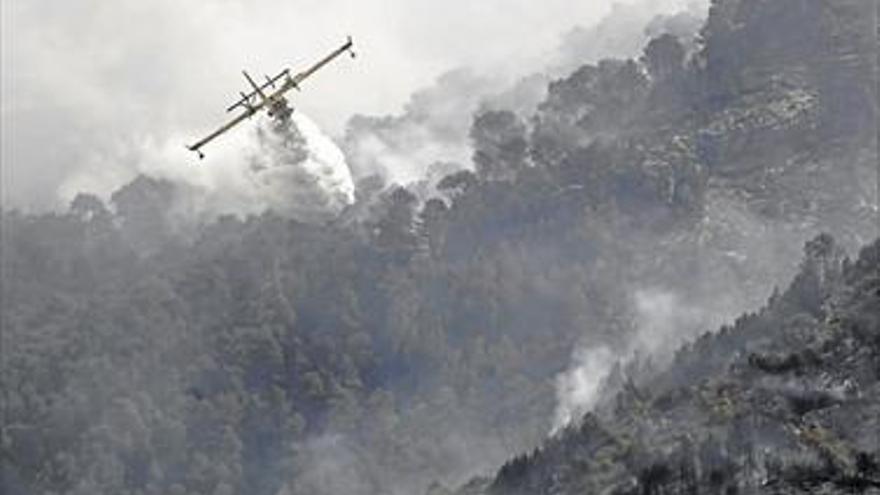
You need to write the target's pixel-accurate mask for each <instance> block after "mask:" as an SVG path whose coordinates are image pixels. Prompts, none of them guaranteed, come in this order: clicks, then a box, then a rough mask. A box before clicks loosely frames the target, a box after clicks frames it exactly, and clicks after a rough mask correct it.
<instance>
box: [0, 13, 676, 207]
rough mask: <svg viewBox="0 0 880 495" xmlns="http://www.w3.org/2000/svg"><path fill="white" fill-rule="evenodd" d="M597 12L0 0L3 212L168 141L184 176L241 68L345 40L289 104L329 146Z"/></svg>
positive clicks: (531, 59)
mask: <svg viewBox="0 0 880 495" xmlns="http://www.w3.org/2000/svg"><path fill="white" fill-rule="evenodd" d="M658 1H661V0H658ZM662 1H666V2H667V3H670V4H674V3H676V0H662ZM678 3H681V2H678ZM611 4H612V2H611V0H592V1H590V0H582V1H574V0H544V1H541V2H536V1H534V0H481V1H479V2H475V1H466V0H445V1H442V2H439V1H429V0H386V1H382V2H379V1H365V0H360V1H358V0H321V1H319V0H286V1H278V0H271V1H270V0H257V1H244V0H215V1H207V0H199V1H196V0H150V1H144V0H114V1H108V0H71V1H66V2H57V1H50V0H8V1H3V2H0V5H2V7H0V8H2V13H0V18H2V69H3V70H2V181H3V184H2V185H3V202H4V204H13V205H16V206H19V207H44V206H47V205H56V206H57V205H58V204H59V203H58V201H59V200H58V198H59V188H62V189H63V184H64V181H65V179H66V178H67V177H69V176H70V174H71V172H72V171H83V170H86V171H88V173H89V174H92V175H93V176H94V177H95V178H96V182H100V179H102V178H106V179H107V180H109V181H111V182H112V179H114V178H119V177H122V176H124V175H125V174H130V173H131V170H133V169H135V168H137V165H136V164H134V162H136V161H137V160H139V159H142V157H140V156H138V155H139V152H138V150H139V149H142V148H143V146H145V143H148V144H149V143H153V144H155V143H168V142H170V141H172V140H179V141H181V142H180V150H181V151H180V161H181V164H180V166H181V167H184V166H191V165H192V163H191V161H192V159H191V157H190V156H189V155H188V154H187V152H186V151H185V150H184V149H183V145H184V144H185V143H186V142H189V141H191V140H193V138H195V137H197V135H199V134H202V133H204V132H205V131H207V130H210V129H211V128H212V127H213V126H216V125H217V124H218V123H220V122H221V121H222V120H223V119H224V118H226V115H225V114H224V111H223V109H224V108H225V107H226V106H227V105H228V104H229V103H231V102H232V101H233V100H234V99H235V95H236V94H238V91H239V90H241V89H244V87H245V86H244V81H243V79H242V78H241V75H240V70H241V69H243V68H246V69H248V70H250V71H251V72H252V73H254V74H257V75H262V74H263V73H275V72H277V71H278V70H280V69H281V68H284V67H292V68H293V69H294V70H297V69H298V68H301V67H303V66H304V65H306V64H308V63H311V62H312V61H314V60H315V59H316V58H318V57H321V56H323V55H324V54H325V53H327V52H328V51H330V50H332V49H334V48H335V47H336V46H338V45H339V44H340V43H342V42H343V41H344V39H345V36H346V35H347V34H351V35H352V36H353V37H354V39H355V43H356V48H357V51H358V54H359V58H358V59H356V60H354V61H352V60H350V59H340V60H339V61H337V63H335V64H334V65H333V66H331V67H329V68H327V69H326V70H324V71H322V72H321V73H319V74H318V75H317V76H316V77H314V78H313V79H311V80H309V81H308V82H307V83H306V85H305V87H304V88H303V89H304V91H303V93H302V94H300V95H296V96H295V97H294V101H293V104H294V106H296V107H299V108H300V109H302V110H303V111H304V112H305V113H306V114H308V115H310V116H311V117H312V118H313V119H314V120H315V121H316V122H317V123H318V125H319V126H321V127H323V128H324V129H325V130H327V131H328V132H330V133H331V134H334V135H338V134H340V133H341V132H342V131H343V129H344V124H345V121H346V120H347V118H348V117H349V116H350V115H352V114H354V113H366V114H379V115H382V114H389V113H394V112H397V111H399V109H400V108H401V105H402V104H403V103H405V101H406V100H407V98H408V97H409V95H410V94H411V93H412V91H413V90H415V89H417V88H419V87H423V86H426V85H428V84H430V82H431V81H432V80H433V79H434V78H435V77H436V76H438V75H439V74H441V73H442V72H444V71H446V70H449V69H452V68H455V67H458V66H462V65H470V66H475V67H478V68H479V69H480V70H485V71H495V72H509V73H516V72H518V71H519V70H522V71H523V73H525V72H526V71H527V70H528V68H534V67H538V66H539V64H540V60H541V58H542V57H544V56H545V55H546V54H548V53H550V52H552V50H553V49H554V47H556V46H557V45H558V43H559V40H560V36H561V35H562V33H564V32H566V31H567V30H569V29H571V28H572V27H574V26H576V25H584V26H586V25H590V24H591V23H593V22H595V21H596V20H597V19H599V18H600V17H601V16H602V15H603V14H605V13H607V12H608V10H609V9H610V7H611ZM65 193H69V191H61V194H62V195H64V194H65Z"/></svg>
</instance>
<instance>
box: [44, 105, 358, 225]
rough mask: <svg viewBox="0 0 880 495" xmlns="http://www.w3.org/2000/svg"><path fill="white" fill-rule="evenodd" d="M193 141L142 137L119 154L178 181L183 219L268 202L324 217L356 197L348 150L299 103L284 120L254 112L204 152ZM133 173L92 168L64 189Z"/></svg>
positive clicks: (108, 184) (97, 186)
mask: <svg viewBox="0 0 880 495" xmlns="http://www.w3.org/2000/svg"><path fill="white" fill-rule="evenodd" d="M189 141H191V136H186V137H183V136H182V135H177V137H175V138H172V139H170V140H168V141H166V142H163V143H156V142H154V141H152V140H144V141H142V142H139V143H133V144H131V145H130V146H127V147H126V149H130V150H132V151H131V152H130V153H128V154H127V155H125V156H121V157H116V159H124V160H130V161H131V162H132V163H133V165H134V169H135V171H136V173H141V174H145V175H149V176H151V177H154V178H161V179H167V180H170V181H171V182H173V183H175V184H177V185H178V186H179V188H180V190H181V192H182V194H181V195H180V200H181V201H180V203H179V204H177V205H173V207H174V208H175V212H174V213H175V216H177V217H178V218H180V219H182V220H189V221H191V220H197V219H210V218H212V217H215V216H217V215H221V214H235V215H247V214H258V213H261V212H263V211H266V210H271V211H273V212H275V213H277V214H279V215H282V216H285V217H289V218H294V219H297V220H302V221H321V220H325V219H328V218H331V217H332V216H334V215H336V214H337V213H338V212H339V211H341V210H342V209H343V208H344V207H345V206H347V205H349V204H351V203H352V202H353V200H354V182H353V181H352V177H351V173H350V172H349V168H348V163H347V162H346V159H345V155H344V154H343V153H342V151H341V150H340V149H339V147H338V146H337V145H336V144H335V143H334V141H333V140H332V139H331V138H330V137H329V136H327V135H326V134H325V133H324V132H323V131H322V130H321V129H320V128H319V127H318V126H317V125H316V124H315V123H314V122H313V121H312V120H311V119H310V118H309V117H308V116H307V115H305V114H304V113H302V112H300V111H295V112H293V114H292V116H291V119H290V120H289V122H287V123H286V124H279V123H277V122H276V121H274V120H273V119H271V118H269V117H266V116H262V115H261V116H258V117H255V118H254V120H253V121H250V122H246V123H245V124H244V125H242V126H240V127H239V128H237V129H234V130H232V131H231V132H229V133H228V134H226V135H224V136H222V137H221V138H219V139H217V140H216V141H214V142H211V143H210V144H209V145H208V146H206V148H205V152H206V154H207V158H206V159H205V160H198V159H197V158H196V156H195V155H194V154H193V153H191V152H189V151H188V150H186V149H185V148H184V146H183V143H185V142H189ZM108 160H109V159H108ZM117 170H118V168H117ZM130 179H131V176H130V175H128V176H120V177H114V176H104V175H101V174H95V173H94V172H93V170H89V171H88V172H87V173H86V172H84V173H81V174H76V175H74V176H72V177H71V178H70V179H69V180H68V181H66V182H65V183H64V185H63V186H62V188H61V191H62V194H64V195H65V196H69V197H73V196H74V195H75V194H76V193H78V192H81V191H88V192H96V193H99V194H101V195H103V196H105V197H106V196H107V195H108V193H109V192H110V191H113V190H114V189H116V188H118V187H120V186H121V185H123V184H124V183H125V182H127V181H128V180H130Z"/></svg>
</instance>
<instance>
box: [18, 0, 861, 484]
mask: <svg viewBox="0 0 880 495" xmlns="http://www.w3.org/2000/svg"><path fill="white" fill-rule="evenodd" d="M874 7H875V6H874V5H872V3H871V2H866V1H864V0H810V1H804V0H715V1H713V2H712V7H711V10H710V12H709V17H708V22H707V24H706V25H705V26H704V28H703V30H702V32H701V35H700V39H699V43H698V44H697V46H690V45H689V44H686V43H684V42H683V41H681V40H679V39H678V38H677V37H676V36H675V35H674V33H673V34H670V33H666V34H659V35H658V36H657V37H656V38H654V39H653V40H652V41H651V42H650V43H649V44H648V45H647V46H645V48H644V53H643V56H641V57H640V58H638V59H632V60H603V61H601V62H600V63H597V64H592V65H584V66H582V67H580V68H579V69H577V70H576V71H574V72H573V73H571V74H569V75H568V76H566V77H564V78H561V79H558V80H554V81H552V82H551V83H550V84H549V85H548V87H547V88H546V94H545V96H544V99H543V101H542V103H540V105H539V106H538V108H537V110H536V111H535V112H534V113H533V114H530V115H527V116H524V115H522V113H521V112H519V111H514V110H513V109H507V108H504V107H503V106H499V105H487V106H486V107H484V108H482V109H481V110H480V111H478V112H477V113H476V114H475V115H473V116H472V118H471V119H469V120H470V121H471V125H470V128H469V129H468V130H467V134H468V135H469V137H470V141H471V144H472V147H473V149H474V156H473V159H472V162H473V163H472V167H471V168H470V169H464V170H460V171H457V172H454V173H452V174H449V175H447V176H446V177H444V178H443V179H442V180H440V181H439V182H438V184H437V186H436V188H435V189H432V190H431V192H430V194H428V196H429V198H427V199H425V198H424V190H419V191H414V190H412V189H413V188H412V187H410V189H407V188H406V187H402V186H399V185H395V184H385V183H383V181H382V180H381V179H380V178H378V177H372V178H365V179H363V180H361V181H360V182H359V184H357V188H356V191H355V196H356V201H355V204H354V205H352V206H350V207H349V208H348V209H347V210H345V211H343V212H342V213H341V214H340V215H338V216H337V217H335V218H333V219H331V220H330V221H328V222H325V223H305V222H300V221H296V220H291V219H289V218H285V217H284V216H282V215H280V214H278V213H277V212H272V211H266V212H264V213H262V214H259V215H251V216H248V217H243V218H242V217H236V216H218V217H215V218H209V219H207V220H200V221H199V222H193V221H189V220H186V219H182V218H181V216H180V215H181V211H183V210H185V205H186V204H187V200H188V199H187V194H188V191H187V189H186V188H185V187H182V186H180V185H179V184H177V183H174V182H170V181H168V180H165V179H159V178H154V177H147V176H141V177H138V178H137V179H135V180H134V181H132V182H131V183H129V184H127V185H126V186H124V187H123V188H121V189H119V190H118V191H116V192H115V193H114V194H113V195H112V197H111V198H109V200H107V201H103V200H102V199H100V198H98V197H97V196H94V195H90V194H82V195H79V196H77V197H76V199H75V200H74V201H73V202H72V203H71V205H70V208H69V210H68V211H65V212H56V213H50V214H27V213H22V212H17V211H3V212H2V236H0V249H2V251H0V254H2V277H0V282H2V292H0V296H2V327H3V334H2V376H0V379H2V382H0V387H2V392H3V422H2V428H3V429H2V445H0V458H2V466H0V476H2V479H0V487H2V488H3V490H2V491H3V493H9V494H14V495H18V494H61V493H65V494H67V493H70V494H95V493H107V494H132V495H134V494H175V495H178V494H179V495H184V494H193V495H195V494H198V495H202V494H206V495H225V494H232V493H249V494H256V495H262V494H268V495H284V494H287V495H294V494H310V495H312V494H331V493H332V494H336V495H338V494H343V495H348V494H377V493H389V494H391V493H393V494H402V493H424V492H425V490H426V489H427V488H429V486H430V489H431V490H440V491H443V490H445V489H444V488H443V487H442V486H448V487H453V486H457V485H459V484H460V483H463V482H465V481H466V480H468V479H470V478H471V477H472V476H474V475H476V474H484V475H490V473H492V472H494V470H495V469H497V468H498V467H499V466H501V465H502V464H504V463H505V461H506V460H507V459H508V458H510V457H512V456H514V455H516V454H518V453H521V452H527V451H531V450H532V449H534V448H535V447H538V446H539V445H542V443H543V441H544V440H545V438H546V437H547V434H548V432H549V431H551V429H552V428H553V427H554V426H558V425H554V417H556V416H555V415H558V410H557V408H558V402H559V400H560V398H559V396H558V395H559V390H558V386H557V385H558V377H559V376H560V374H564V373H566V371H567V370H568V369H569V368H570V367H571V366H572V359H573V354H574V353H575V350H576V349H592V348H603V349H608V350H609V352H611V353H613V354H614V355H615V356H616V357H617V358H619V359H620V360H621V362H622V365H621V369H620V370H618V371H619V373H616V374H611V375H609V377H613V376H618V377H619V378H620V380H618V381H617V382H614V380H611V379H610V378H609V379H608V380H605V392H604V393H603V400H602V401H600V409H599V410H598V411H597V413H596V414H595V415H591V416H588V417H587V419H585V420H584V422H583V425H582V426H581V425H580V422H576V424H575V426H572V427H571V428H569V429H567V430H563V432H562V433H561V434H559V435H557V436H555V437H553V439H551V440H549V443H547V444H546V445H544V446H543V447H542V448H541V450H540V451H539V452H537V453H536V454H534V455H529V456H527V457H519V458H517V460H514V461H511V462H509V463H507V464H506V465H505V467H504V468H502V470H501V472H500V474H499V475H498V476H497V477H494V478H493V477H491V476H490V477H489V478H485V479H478V480H477V481H476V482H474V483H473V484H471V485H469V486H467V487H466V488H465V489H464V491H463V493H469V490H483V489H486V490H489V491H490V492H493V493H495V492H497V493H509V492H510V493H551V492H552V493H574V492H575V491H578V490H580V491H583V490H587V491H588V492H591V491H590V490H592V489H591V488H588V487H595V488H596V489H597V490H598V487H608V486H615V487H617V488H619V489H620V490H622V492H621V493H629V492H627V490H630V491H632V490H643V489H644V490H648V491H642V493H661V491H659V490H666V492H665V493H672V492H674V491H675V490H676V489H675V488H671V487H673V486H685V485H684V484H687V483H690V484H688V485H687V486H698V487H706V486H709V485H712V486H718V487H727V486H734V485H736V484H737V483H741V482H745V481H743V480H744V478H742V477H741V475H740V474H739V473H741V469H742V466H743V464H742V463H743V462H745V461H743V459H745V458H746V457H743V456H747V454H748V455H752V454H749V453H750V452H760V451H761V450H760V449H762V448H764V447H765V445H764V444H754V443H749V442H748V441H747V437H742V436H739V433H733V429H734V427H739V426H742V427H743V428H745V426H744V425H746V426H747V425H751V426H750V427H751V428H752V429H751V430H745V431H747V433H748V434H750V435H751V434H754V435H758V434H759V432H760V434H761V436H763V435H764V434H765V433H766V436H767V440H766V441H767V442H771V443H768V444H767V445H768V446H773V447H774V448H775V447H777V446H778V445H784V446H785V448H787V449H788V451H787V452H789V453H790V455H789V454H780V457H779V458H778V459H777V458H776V457H772V456H764V457H761V458H760V459H759V460H754V461H752V460H750V461H749V462H754V463H755V465H756V466H757V465H758V464H760V463H763V464H761V465H766V466H769V465H771V464H772V465H774V466H776V465H778V466H779V469H778V471H772V473H775V474H772V475H771V474H766V476H765V475H763V474H762V475H761V476H763V477H760V479H761V480H763V481H767V480H769V481H768V482H777V481H773V480H778V483H781V484H782V485H781V486H783V487H786V488H785V489H787V490H795V489H796V487H797V486H800V485H797V483H814V482H815V483H817V484H831V486H833V487H842V486H844V485H845V484H846V483H862V484H865V483H868V484H870V483H873V481H870V480H874V479H876V472H875V470H876V467H875V464H872V463H876V462H877V454H876V449H877V444H876V443H874V444H873V447H872V446H871V445H872V444H869V443H858V442H856V440H858V439H861V440H863V441H864V442H868V440H869V439H870V438H869V436H868V435H866V434H865V432H868V431H871V430H872V429H874V431H876V427H877V424H876V415H875V416H874V418H875V419H873V420H872V419H870V418H868V417H867V416H868V412H870V411H876V409H877V407H878V403H877V400H878V396H877V394H878V392H877V387H876V384H877V374H876V372H877V371H878V368H877V356H878V350H877V339H876V337H877V336H876V335H875V334H876V328H877V326H878V320H877V311H878V308H877V305H876V297H877V292H876V283H877V278H876V265H877V253H876V252H877V246H876V244H874V245H872V247H868V248H865V249H864V250H863V251H862V255H861V257H860V258H859V260H858V261H857V262H854V263H849V264H845V265H844V264H843V261H842V258H843V255H841V254H838V252H839V251H843V250H846V251H848V252H850V253H854V252H856V251H855V250H856V249H858V248H860V247H863V246H865V245H867V244H868V243H870V242H871V241H872V240H873V239H875V238H876V237H877V235H878V226H877V211H878V210H877V208H878V207H877V205H878V197H877V148H876V125H875V124H876V115H877V93H876V84H875V82H876V79H875V78H876V61H877V44H876V25H875V23H874V21H875V18H874V17H872V16H871V15H870V14H871V12H873V10H872V9H873V8H874ZM416 192H418V194H416ZM820 232H829V233H830V234H832V235H833V239H836V241H834V242H833V241H832V240H831V238H830V237H820V238H817V239H816V240H814V241H813V242H812V243H811V244H809V245H808V250H807V251H808V252H807V258H806V261H803V262H801V261H799V260H801V259H802V256H801V250H802V246H803V245H804V242H806V241H807V240H809V239H813V238H815V236H816V235H817V234H818V233H820ZM792 279H794V282H793V283H792V285H791V288H790V289H789V290H787V291H785V292H784V293H783V294H781V295H778V296H775V297H774V298H773V300H772V301H771V302H770V303H769V304H768V306H767V308H766V309H764V310H761V312H760V313H759V314H757V315H751V316H748V317H744V318H741V319H740V320H738V321H737V323H736V324H735V325H733V326H728V327H725V328H724V329H723V330H722V331H721V333H719V334H718V335H715V336H707V337H703V338H700V339H699V340H697V341H695V342H692V343H690V344H688V347H686V348H685V349H684V350H682V351H680V352H679V353H678V354H677V355H676V358H675V360H674V361H673V364H672V365H671V366H672V367H671V368H669V369H668V371H666V372H665V373H663V374H658V370H659V369H661V368H662V367H663V366H665V365H666V364H667V361H668V358H670V357H671V355H670V353H671V351H673V350H674V349H675V348H676V347H677V346H679V345H680V344H682V343H685V342H688V341H689V339H691V338H693V337H696V336H697V335H700V334H702V333H704V332H706V331H710V330H713V329H715V328H717V324H719V323H720V322H722V321H724V320H725V319H727V318H732V317H734V316H736V315H738V314H740V313H741V312H743V311H745V310H748V309H750V308H755V307H759V306H760V305H761V304H762V303H763V302H765V301H766V300H767V298H768V296H769V295H770V294H771V293H772V292H773V289H774V287H777V286H778V287H785V286H786V285H787V284H788V283H789V281H791V280H792ZM646 294H647V296H646ZM655 294H660V295H662V297H661V298H660V300H662V301H673V302H674V304H672V303H670V304H665V303H664V305H663V306H662V307H661V308H660V310H661V311H655V310H654V309H653V308H655V307H656V305H652V304H641V303H640V301H644V299H645V298H646V297H647V298H648V299H650V298H651V297H653V296H652V295H655ZM655 299H656V298H655ZM670 305H671V307H667V306H670ZM682 315H683V316H682ZM660 320H663V321H665V322H666V324H663V325H656V324H654V323H656V321H660ZM872 332H874V333H872ZM872 339H873V340H872ZM847 359H850V360H852V365H851V366H850V365H849V364H847V365H843V364H840V363H843V362H848V361H846V360H847ZM872 360H873V361H872ZM624 365H625V366H624ZM872 366H873V368H871V367H872ZM623 368H626V369H627V370H628V371H627V370H623ZM871 373H874V374H873V375H872V374H871ZM653 375H656V376H655V377H654V378H652V379H651V380H653V381H644V380H645V379H646V377H649V376H653ZM792 377H794V378H792ZM624 378H626V379H624ZM810 387H812V388H810ZM823 387H824V388H823ZM853 387H855V388H853ZM872 387H873V388H872ZM648 389H650V390H651V391H652V392H651V393H650V394H649V393H648ZM838 389H839V390H838ZM618 390H622V391H621V392H620V393H619V394H617V395H615V393H616V392H617V391H618ZM664 394H665V395H664ZM610 397H616V398H615V399H613V400H612V399H610ZM804 397H806V398H804ZM765 399H766V400H765ZM774 401H776V402H778V404H777V405H776V406H774V405H773V404H776V402H774ZM763 404H769V405H766V406H764V405H763ZM581 405H583V404H581ZM759 405H760V407H759ZM832 406H833V407H832ZM614 407H617V408H619V411H616V412H615V413H614V414H615V415H616V417H617V419H616V420H615V422H611V423H609V422H607V419H606V418H605V417H604V416H603V414H605V413H607V414H611V413H608V411H610V410H612V409H613V408H614ZM872 408H873V409H872ZM603 411H605V413H603ZM765 413H766V414H765ZM777 413H778V415H781V416H779V417H777V416H773V415H774V414H777ZM848 414H853V415H859V414H861V415H863V416H865V417H861V416H860V418H861V419H859V420H858V421H849V419H847V421H846V423H847V425H846V429H844V430H841V429H836V427H834V426H831V425H830V423H828V422H829V421H834V422H839V421H841V420H842V418H850V417H849V416H845V415H848ZM841 415H844V416H841ZM768 417H772V418H774V419H772V420H771V419H766V418H768ZM780 418H782V419H780ZM691 421H693V422H694V424H699V425H704V424H710V425H715V426H711V427H709V426H706V427H705V428H703V429H701V430H698V431H696V432H695V433H694V435H695V437H694V438H692V439H691V440H687V441H685V440H683V439H682V438H683V437H681V431H682V429H686V428H688V425H689V424H690V423H689V422H691ZM749 421H751V423H749ZM811 421H812V423H811ZM871 421H874V423H871ZM834 424H835V425H836V424H837V423H834ZM737 425H739V426H737ZM809 425H815V426H809ZM701 427H702V426H701ZM761 428H766V432H765V431H764V430H762V429H761ZM859 428H861V429H859ZM737 431H739V430H737ZM832 434H833V435H835V437H834V438H842V439H844V440H846V441H847V442H849V443H847V444H846V449H847V450H846V453H845V454H839V455H838V453H837V452H836V450H835V449H836V447H835V448H827V447H825V445H826V443H827V442H831V440H825V439H827V438H832V437H830V436H829V437H826V435H832ZM734 437H736V439H737V440H738V441H742V442H744V443H743V445H739V444H738V445H739V446H731V445H728V444H727V443H724V442H727V441H728V439H732V438H734ZM813 437H816V438H819V440H812V439H813ZM731 441H732V440H731ZM835 441H836V440H835ZM688 442H689V443H688ZM713 442H714V443H713ZM776 442H779V443H776ZM810 442H813V443H812V444H811V445H806V444H807V443H810ZM853 442H856V443H853ZM705 445H708V446H706V447H705V448H706V449H708V451H709V453H708V454H707V455H711V456H714V457H712V459H715V460H713V461H711V462H716V463H717V466H716V464H711V465H706V466H704V465H702V464H699V463H703V462H704V461H703V460H700V461H699V463H697V464H698V465H696V466H695V465H694V463H695V462H697V461H696V460H695V459H703V458H702V457H699V456H696V455H692V454H691V452H692V451H693V449H698V448H703V446H705ZM740 447H741V448H740ZM603 449H604V450H603ZM683 449H684V450H683ZM687 449H691V450H687ZM713 449H714V450H713ZM829 449H830V450H829ZM871 449H874V450H873V451H872V450H871ZM826 451H830V452H832V453H831V454H827V453H823V452H826ZM673 453H674V454H675V455H677V456H678V457H675V459H679V458H680V459H681V462H679V463H675V462H677V461H675V462H673V461H668V462H667V463H665V464H664V463H661V462H659V461H658V458H665V459H667V460H668V459H669V457H668V456H666V454H669V455H673ZM716 454H717V455H716ZM755 455H758V454H755ZM761 455H763V454H761ZM798 455H801V457H803V458H802V459H801V458H798V459H796V460H791V459H792V457H793V456H794V457H797V456H798ZM748 458H749V459H752V457H748ZM821 459H825V460H826V461H827V462H826V464H824V465H823V466H824V467H823V468H822V469H824V471H823V470H818V471H816V470H813V471H810V473H820V474H821V476H820V474H816V475H815V476H816V478H815V479H813V478H811V476H813V475H812V474H809V473H808V474H806V475H804V476H805V477H801V478H798V477H797V476H795V475H794V474H792V473H795V474H797V473H796V472H800V471H798V469H801V466H805V465H809V466H813V465H814V464H809V463H810V462H813V461H815V462H817V463H818V462H820V461H821ZM829 459H830V460H829ZM777 461H778V462H777ZM705 462H709V461H705ZM773 463H776V464H773ZM597 466H599V467H597ZM713 466H714V467H713ZM600 468H601V469H600ZM750 469H751V468H750ZM755 469H758V468H755ZM761 469H764V468H761ZM767 469H769V468H767ZM774 469H775V468H774ZM811 469H812V468H811ZM756 472H757V471H756ZM763 472H764V471H762V473H763ZM597 473H599V474H597ZM715 473H719V474H715ZM767 473H770V471H767ZM822 473H824V474H822ZM750 479H751V478H750ZM754 479H755V480H757V479H759V475H757V474H756V475H754ZM804 480H806V481H804ZM811 480H812V481H811ZM432 481H437V482H438V484H434V485H431V483H432ZM675 483H681V484H682V485H674V484H675ZM707 483H708V484H709V485H707ZM739 486H745V485H741V484H740V485H739ZM864 486H867V485H864ZM652 487H657V488H652ZM664 487H665V488H664ZM712 489H713V490H714V489H715V488H712ZM718 489H719V490H720V489H721V488H718ZM651 490H654V491H651ZM707 490H708V489H707ZM632 493H637V491H632ZM713 493H714V492H713ZM783 493H784V492H783ZM792 493H794V492H793V491H792Z"/></svg>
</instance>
